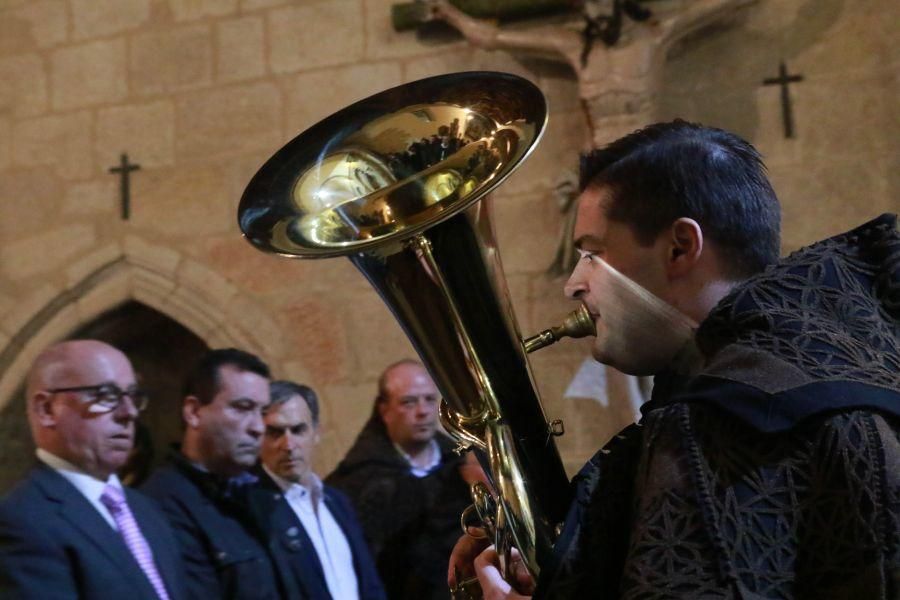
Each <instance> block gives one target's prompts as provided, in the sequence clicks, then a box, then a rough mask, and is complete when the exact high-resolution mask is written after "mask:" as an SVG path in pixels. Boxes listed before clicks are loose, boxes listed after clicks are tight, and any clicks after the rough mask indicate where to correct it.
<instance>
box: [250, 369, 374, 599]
mask: <svg viewBox="0 0 900 600" xmlns="http://www.w3.org/2000/svg"><path fill="white" fill-rule="evenodd" d="M270 391H271V398H272V400H271V403H270V404H269V406H268V407H267V408H266V411H265V416H264V419H265V426H266V429H265V434H264V435H263V442H262V451H261V453H260V459H261V463H262V464H261V466H260V468H259V469H258V470H257V472H256V473H257V475H258V476H259V478H260V484H259V486H258V487H257V488H255V489H254V490H253V492H252V494H251V497H250V499H249V500H250V502H249V503H250V514H251V516H252V518H253V519H254V523H255V526H256V528H257V530H258V531H259V533H260V535H261V537H262V539H264V540H265V542H266V543H267V544H268V548H269V553H270V555H271V557H272V560H273V561H274V563H275V566H276V569H277V570H278V572H279V573H281V574H282V576H283V577H285V578H288V579H290V580H291V583H292V586H293V587H294V589H295V590H296V593H295V594H293V595H292V596H291V597H292V598H296V599H298V600H299V599H300V598H307V599H310V600H329V599H333V600H384V598H385V594H384V589H383V588H382V586H381V580H380V579H379V577H378V572H377V571H376V569H375V563H374V561H373V560H372V555H371V554H370V552H369V548H368V546H367V545H366V541H365V538H364V537H363V532H362V529H361V528H360V526H359V522H358V521H357V519H356V515H355V513H354V511H353V508H352V507H351V506H350V502H349V500H348V499H347V497H346V496H345V495H344V494H342V493H341V492H339V491H337V490H335V489H334V488H332V487H330V486H326V485H323V484H322V481H321V480H320V479H319V477H318V476H317V475H316V474H315V473H314V472H313V471H312V462H313V455H314V452H315V447H316V446H317V445H318V443H319V402H318V398H317V397H316V394H315V392H314V391H313V390H312V389H311V388H309V387H307V386H305V385H299V384H296V383H293V382H290V381H274V382H272V384H271V386H270Z"/></svg>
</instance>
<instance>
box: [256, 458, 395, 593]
mask: <svg viewBox="0 0 900 600" xmlns="http://www.w3.org/2000/svg"><path fill="white" fill-rule="evenodd" d="M256 474H257V475H258V476H259V478H260V479H259V484H258V485H257V486H256V487H255V488H254V489H253V490H251V492H250V494H249V496H248V501H249V505H250V515H251V517H252V518H253V520H254V525H255V527H256V530H257V531H258V533H259V535H260V536H261V537H262V538H263V539H264V540H266V542H267V544H268V549H269V555H270V557H271V558H272V562H273V563H274V564H275V568H276V570H277V571H278V572H279V579H281V580H282V581H284V582H287V585H289V586H290V589H289V591H288V596H289V597H290V598H309V599H310V600H326V599H328V598H331V595H330V594H329V592H328V586H327V584H326V583H325V573H324V571H323V569H322V563H321V562H320V561H319V556H318V554H317V553H316V550H315V547H314V546H313V543H312V540H311V539H310V538H309V536H308V535H307V533H306V530H305V529H304V528H303V524H302V523H301V521H300V519H299V518H298V517H297V515H296V514H295V513H294V511H293V509H291V507H290V505H289V504H288V502H287V500H285V499H284V496H283V495H282V493H281V489H280V488H279V487H278V485H277V484H276V483H275V482H274V481H272V478H271V477H269V476H268V474H267V473H266V472H265V471H263V470H262V469H259V471H257V473H256ZM324 502H325V506H327V507H328V510H329V511H331V514H332V515H333V516H334V519H335V521H337V523H338V525H339V526H340V528H341V529H342V530H343V532H344V535H345V536H346V537H347V542H348V543H349V544H350V551H351V552H352V554H353V567H354V568H355V570H356V578H357V583H358V585H359V597H360V600H383V599H384V598H385V593H384V588H383V587H382V585H381V579H380V578H379V577H378V571H377V570H376V568H375V562H374V561H373V559H372V555H371V553H370V552H369V547H368V545H367V544H366V541H365V538H364V537H363V533H362V529H361V528H360V526H359V522H358V521H357V519H356V514H355V513H354V511H353V508H352V507H351V506H350V502H349V500H348V499H347V497H346V496H345V495H344V494H342V493H341V492H339V491H337V490H335V489H333V488H331V487H328V486H325V489H324ZM334 600H341V599H340V598H335V599H334Z"/></svg>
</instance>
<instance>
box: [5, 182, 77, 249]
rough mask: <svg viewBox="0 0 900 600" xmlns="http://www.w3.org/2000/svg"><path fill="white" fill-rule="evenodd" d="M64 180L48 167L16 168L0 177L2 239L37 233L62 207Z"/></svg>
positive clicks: (7, 240) (6, 239)
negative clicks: (60, 203)
mask: <svg viewBox="0 0 900 600" xmlns="http://www.w3.org/2000/svg"><path fill="white" fill-rule="evenodd" d="M63 190H64V187H63V183H62V181H60V179H59V177H56V176H55V175H54V174H53V173H49V174H48V173H47V171H46V169H13V170H10V171H8V172H6V173H4V174H3V175H2V176H0V205H2V206H3V216H2V218H0V240H3V243H4V244H6V243H9V242H10V241H12V240H15V239H18V238H22V237H25V236H27V235H31V234H32V233H38V232H41V231H43V230H45V229H46V228H47V224H48V221H50V220H52V219H53V216H54V215H55V214H56V212H57V211H58V210H59V199H60V197H61V196H62V195H63Z"/></svg>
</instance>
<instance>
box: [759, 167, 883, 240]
mask: <svg viewBox="0 0 900 600" xmlns="http://www.w3.org/2000/svg"><path fill="white" fill-rule="evenodd" d="M895 168H896V166H895ZM888 171H889V167H888V164H887V163H885V162H883V161H870V160H868V159H867V158H865V157H860V158H856V159H849V160H835V161H828V162H825V161H822V162H819V163H818V164H816V165H815V166H813V165H809V167H808V168H806V169H797V168H794V167H783V168H782V167H777V168H774V169H771V170H770V176H771V180H772V185H773V186H774V188H775V191H776V193H777V194H778V197H779V198H780V199H781V218H782V248H783V250H784V251H785V252H791V251H793V250H796V249H797V248H799V247H800V246H805V245H807V244H810V243H813V242H815V241H818V240H820V239H823V238H826V237H828V236H831V235H835V234H837V233H841V232H843V231H847V230H849V229H851V228H853V227H855V226H857V225H861V224H862V223H863V222H865V221H867V220H869V219H872V218H875V217H876V216H878V215H879V214H880V213H882V212H885V211H887V210H892V211H893V212H896V198H895V197H893V196H892V195H889V194H888V193H886V191H885V185H886V183H885V182H886V180H887V177H888ZM811 215H814V217H815V218H811Z"/></svg>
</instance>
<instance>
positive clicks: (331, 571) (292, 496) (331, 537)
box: [263, 466, 359, 600]
mask: <svg viewBox="0 0 900 600" xmlns="http://www.w3.org/2000/svg"><path fill="white" fill-rule="evenodd" d="M263 468H264V469H265V471H266V473H268V474H269V477H271V478H272V480H273V481H274V482H275V483H276V484H277V485H278V487H280V488H281V491H282V492H284V499H285V500H287V503H288V505H289V506H290V507H291V509H292V510H293V511H294V514H296V515H297V518H298V519H300V523H302V524H303V529H304V530H306V534H307V535H308V536H309V539H311V540H312V543H313V546H314V547H315V549H316V554H318V555H319V562H320V563H321V564H322V570H323V571H324V572H325V584H326V585H327V586H328V591H329V592H330V593H331V597H332V598H334V600H345V599H346V600H358V599H359V585H358V583H357V579H356V569H355V568H354V567H353V553H352V552H351V551H350V543H349V542H348V541H347V536H345V535H344V531H343V530H342V529H341V526H340V525H338V523H337V521H335V519H334V516H333V515H332V514H331V511H329V510H328V507H327V506H326V505H325V503H324V502H322V493H323V490H322V480H320V479H319V478H318V477H317V476H316V475H315V473H310V474H309V481H310V486H309V488H306V487H304V486H302V485H300V484H299V483H292V482H290V481H287V480H286V479H282V478H281V477H279V476H278V475H275V474H274V473H272V471H270V470H269V469H268V467H265V466H263Z"/></svg>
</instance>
